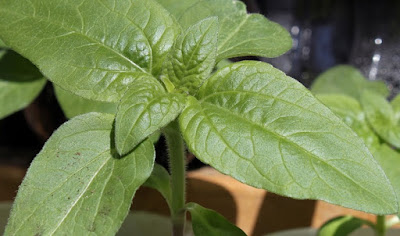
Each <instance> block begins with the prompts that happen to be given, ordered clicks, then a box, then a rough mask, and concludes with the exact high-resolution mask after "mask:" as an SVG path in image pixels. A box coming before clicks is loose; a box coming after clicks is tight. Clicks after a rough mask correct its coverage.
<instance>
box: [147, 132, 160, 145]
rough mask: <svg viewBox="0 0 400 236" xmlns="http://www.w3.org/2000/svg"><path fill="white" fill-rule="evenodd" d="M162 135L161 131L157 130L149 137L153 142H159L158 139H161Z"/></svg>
mask: <svg viewBox="0 0 400 236" xmlns="http://www.w3.org/2000/svg"><path fill="white" fill-rule="evenodd" d="M160 136H161V131H156V132H154V133H153V134H152V135H150V136H149V137H148V139H149V140H150V142H152V143H153V144H156V143H157V142H158V140H159V139H160Z"/></svg>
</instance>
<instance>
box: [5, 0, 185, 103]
mask: <svg viewBox="0 0 400 236" xmlns="http://www.w3.org/2000/svg"><path fill="white" fill-rule="evenodd" d="M0 22H1V25H0V35H1V37H2V39H3V40H4V41H5V42H6V44H7V45H9V46H11V47H12V48H13V49H15V50H16V51H17V52H19V53H20V54H22V55H23V56H25V57H27V58H28V59H29V60H31V61H32V62H33V63H34V64H36V65H37V66H38V67H39V68H40V70H41V71H42V72H43V74H44V75H45V76H46V77H48V78H49V79H50V80H51V81H53V82H54V83H56V84H57V85H59V86H60V87H62V88H64V89H66V90H68V91H71V92H73V93H75V94H78V95H80V96H82V97H85V98H89V99H94V100H100V101H108V102H116V101H118V100H119V99H120V98H121V96H122V94H123V93H124V91H126V90H127V89H128V85H129V84H131V83H132V82H133V81H135V80H136V79H137V78H140V77H143V76H144V75H149V74H153V75H158V74H159V73H160V70H161V67H162V64H163V61H164V59H165V57H166V56H167V54H168V51H169V50H170V48H171V47H172V44H173V41H174V39H175V37H176V34H177V32H178V28H177V27H176V26H175V25H176V24H175V23H174V20H173V18H171V17H170V15H169V14H168V12H167V11H166V10H165V9H164V8H162V7H161V6H160V5H159V4H158V3H156V2H154V1H153V0H146V1H142V0H127V1H117V0H86V1H81V0H45V1H43V0H33V1H30V0H4V1H0Z"/></svg>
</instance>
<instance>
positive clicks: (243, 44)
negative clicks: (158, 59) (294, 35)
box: [179, 0, 292, 62]
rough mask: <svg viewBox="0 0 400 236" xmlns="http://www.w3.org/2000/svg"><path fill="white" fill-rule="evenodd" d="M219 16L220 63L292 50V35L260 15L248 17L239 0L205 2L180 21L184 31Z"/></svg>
mask: <svg viewBox="0 0 400 236" xmlns="http://www.w3.org/2000/svg"><path fill="white" fill-rule="evenodd" d="M211 16H217V17H218V22H219V30H218V32H219V34H218V56H217V62H218V61H220V60H222V59H225V58H232V57H239V56H251V55H252V56H261V57H276V56H280V55H282V54H283V53H285V52H286V51H288V50H289V49H290V48H291V47H292V39H291V37H290V35H289V33H288V32H287V31H286V30H285V29H284V28H283V27H282V26H280V25H279V24H276V23H274V22H272V21H269V20H268V19H267V18H265V17H264V16H262V15H260V14H247V11H246V5H245V4H244V3H242V2H241V1H236V0H202V1H198V2H197V3H196V4H194V5H192V6H191V7H189V8H188V9H186V10H185V12H184V13H183V15H182V16H181V17H180V19H179V22H180V23H181V25H182V27H183V28H184V29H187V28H189V27H190V26H192V25H193V24H195V23H196V22H198V21H200V20H202V19H205V18H208V17H211Z"/></svg>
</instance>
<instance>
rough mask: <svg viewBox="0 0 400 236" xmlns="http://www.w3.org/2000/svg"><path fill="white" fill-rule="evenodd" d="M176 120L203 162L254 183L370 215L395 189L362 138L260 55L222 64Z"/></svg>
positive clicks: (388, 205) (392, 201) (391, 202)
mask: <svg viewBox="0 0 400 236" xmlns="http://www.w3.org/2000/svg"><path fill="white" fill-rule="evenodd" d="M197 98H198V99H199V100H198V99H196V98H193V97H191V98H190V99H188V104H187V107H186V108H185V109H184V110H183V111H182V114H181V115H180V126H181V130H182V133H183V136H184V139H185V141H186V144H187V145H188V147H189V149H190V150H191V151H192V152H193V153H194V154H195V155H196V157H197V158H199V159H200V160H201V161H203V162H205V163H208V164H210V165H211V166H213V167H214V168H216V169H217V170H219V171H221V172H222V173H224V174H227V175H230V176H232V177H234V178H236V179H237V180H239V181H241V182H243V183H246V184H248V185H252V186H255V187H257V188H263V189H266V190H268V191H271V192H275V193H278V194H281V195H285V196H289V197H292V198H298V199H320V200H325V201H327V202H330V203H334V204H338V205H342V206H345V207H349V208H354V209H359V210H363V211H366V212H373V213H375V214H387V213H390V212H392V213H393V212H395V211H397V202H396V196H395V194H394V192H393V189H392V187H391V185H390V183H389V181H388V180H387V178H386V176H385V174H384V172H383V171H382V169H381V168H380V167H379V166H378V164H377V163H376V161H375V160H374V159H373V157H372V156H371V154H370V153H369V151H368V149H367V148H366V147H365V144H364V142H363V141H362V139H360V138H359V137H357V135H356V134H355V133H354V132H353V131H352V130H351V129H350V127H348V126H347V125H346V124H344V123H343V122H342V121H341V120H340V119H339V118H338V117H337V116H335V115H334V114H333V113H332V112H331V111H330V110H329V109H328V108H327V107H325V106H324V105H322V103H320V102H319V101H318V100H317V99H316V98H315V97H313V96H312V94H311V93H310V92H309V91H308V90H307V89H306V88H305V87H303V86H302V85H301V84H300V83H298V82H297V81H295V80H294V79H292V78H290V77H287V76H286V75H285V74H284V73H282V72H281V71H279V70H277V69H275V68H273V67H272V66H270V65H268V64H266V63H261V62H250V61H247V62H241V63H235V64H232V65H231V66H228V67H225V68H222V69H221V70H219V71H218V72H217V73H215V74H214V75H213V76H212V77H211V78H209V79H208V80H207V81H206V82H205V84H203V86H202V87H201V88H200V90H199V94H198V97H197Z"/></svg>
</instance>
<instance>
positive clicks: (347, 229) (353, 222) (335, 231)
mask: <svg viewBox="0 0 400 236" xmlns="http://www.w3.org/2000/svg"><path fill="white" fill-rule="evenodd" d="M364 224H371V225H372V223H370V222H366V221H365V220H363V219H359V218H357V217H353V216H350V215H349V216H339V217H336V218H334V219H331V220H329V221H328V222H326V223H325V224H324V225H322V226H321V228H320V229H319V230H318V236H343V235H349V234H350V233H352V232H353V231H355V230H356V229H359V228H361V227H362V226H363V225H364Z"/></svg>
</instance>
